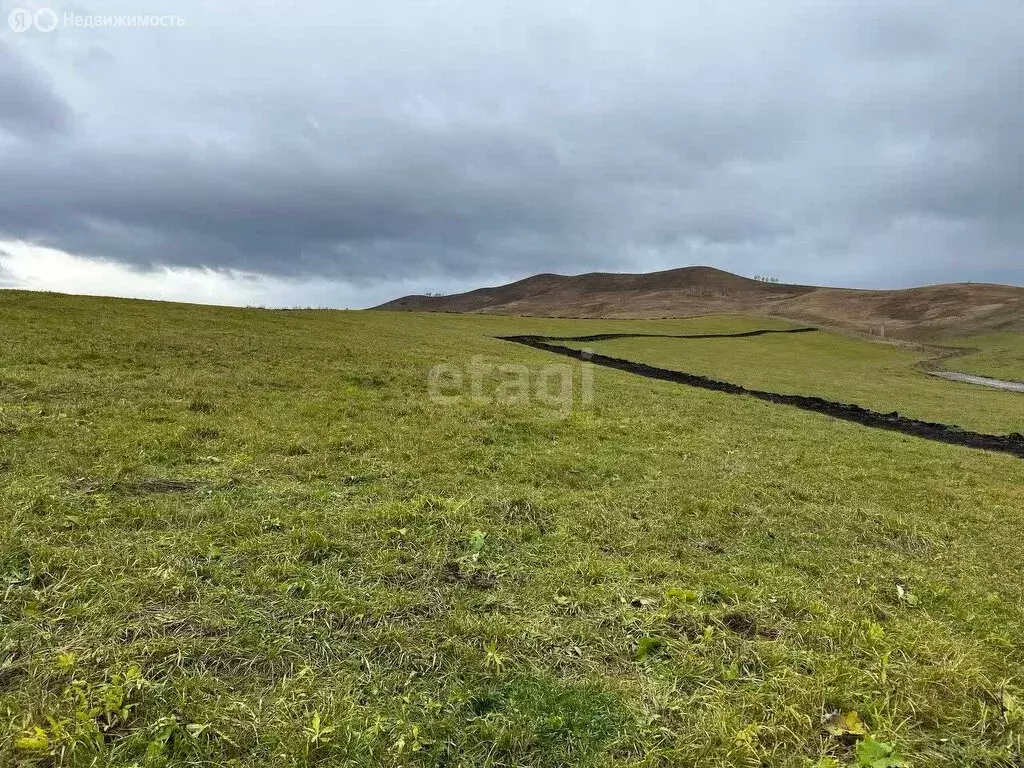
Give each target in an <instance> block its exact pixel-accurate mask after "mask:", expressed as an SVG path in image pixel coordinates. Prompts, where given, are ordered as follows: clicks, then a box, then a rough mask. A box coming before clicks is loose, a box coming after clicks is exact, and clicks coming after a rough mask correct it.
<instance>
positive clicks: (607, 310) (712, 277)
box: [374, 267, 1024, 338]
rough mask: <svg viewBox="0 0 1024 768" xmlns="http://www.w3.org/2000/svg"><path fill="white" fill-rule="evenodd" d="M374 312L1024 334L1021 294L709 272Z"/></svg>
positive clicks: (478, 294)
mask: <svg viewBox="0 0 1024 768" xmlns="http://www.w3.org/2000/svg"><path fill="white" fill-rule="evenodd" d="M374 309H380V310H405V311H418V312H486V313H495V314H505V315H534V316H542V317H576V318H597V317H603V318H654V317H684V316H687V315H697V314H722V313H753V314H761V315H773V316H776V317H784V318H790V319H795V320H806V321H809V322H813V323H816V324H819V325H825V326H832V327H838V328H845V329H847V330H855V331H861V332H871V333H876V334H877V333H881V332H882V330H883V327H884V332H885V334H886V335H887V336H894V337H899V338H921V337H926V336H929V335H935V334H940V333H973V332H977V331H983V330H1024V288H1019V287H1014V286H1007V285H990V284H985V283H955V284H950V285H934V286H927V287H924V288H910V289H904V290H894V291H865V290H854V289H848V288H819V287H815V286H809V285H786V284H782V283H767V282H762V281H759V280H751V279H749V278H746V277H741V276H740V275H734V274H732V273H730V272H723V271H722V270H719V269H714V268H712V267H683V268H681V269H671V270H667V271H664V272H651V273H647V274H617V273H606V272H592V273H589V274H584V275H572V276H567V275H553V274H541V275H534V276H533V277H528V278H526V279H525V280H519V281H517V282H515V283H509V284H508V285H503V286H497V287H494V288H480V289H478V290H475V291H469V292H468V293H460V294H455V295H452V296H405V297H403V298H401V299H396V300H394V301H390V302H388V303H386V304H381V305H380V306H379V307H375V308H374Z"/></svg>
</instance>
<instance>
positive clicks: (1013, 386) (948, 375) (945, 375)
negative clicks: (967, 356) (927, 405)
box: [927, 371, 1024, 392]
mask: <svg viewBox="0 0 1024 768" xmlns="http://www.w3.org/2000/svg"><path fill="white" fill-rule="evenodd" d="M927 373H928V375H929V376H938V377H939V378H941V379H949V380H950V381H962V382H964V383H965V384H980V385H981V386H983V387H993V388H995V389H1006V390H1009V391H1010V392H1024V384H1022V383H1021V382H1019V381H1003V380H1002V379H990V378H988V377H987V376H975V375H974V374H971V373H959V372H957V371H927Z"/></svg>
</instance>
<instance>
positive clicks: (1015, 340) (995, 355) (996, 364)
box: [942, 331, 1024, 381]
mask: <svg viewBox="0 0 1024 768" xmlns="http://www.w3.org/2000/svg"><path fill="white" fill-rule="evenodd" d="M944 343H945V344H948V345H949V346H953V347H967V348H969V349H974V350H976V351H974V352H970V353H968V354H966V355H960V356H957V357H951V358H949V359H948V360H945V361H943V366H942V367H943V368H946V369H947V370H950V371H962V372H963V373H975V374H978V375H981V376H991V377H994V378H997V379H1004V380H1007V381H1024V333H1021V332H1019V331H1003V332H1002V333H987V334H980V335H977V336H967V337H965V338H957V339H950V340H948V341H945V342H944Z"/></svg>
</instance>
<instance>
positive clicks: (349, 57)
mask: <svg viewBox="0 0 1024 768" xmlns="http://www.w3.org/2000/svg"><path fill="white" fill-rule="evenodd" d="M16 8H27V9H28V10H29V11H31V12H36V11H39V10H41V9H43V8H51V9H52V10H53V11H55V17H54V16H50V17H46V16H45V15H44V17H43V19H44V21H46V19H47V18H56V20H57V22H58V24H57V27H56V28H55V29H53V30H52V31H41V30H40V29H38V28H32V29H27V30H24V31H16V30H14V29H12V28H11V26H10V25H9V24H8V17H9V14H11V13H12V11H14V10H15V9H16ZM0 9H2V12H3V15H2V18H0V286H3V285H7V286H12V285H15V286H17V285H20V286H23V287H31V288H44V289H54V290H64V291H72V292H87V293H109V294H116V295H138V296H156V297H162V298H176V299H186V300H195V301H204V302H215V303H239V304H267V305H284V306H293V305H318V306H319V305H324V306H353V307H356V306H366V305H370V304H374V303H377V302H379V301H383V300H386V299H389V298H393V297H395V296H397V295H400V294H403V293H409V292H419V291H423V290H435V291H448V292H452V291H457V290H464V289H467V288H471V287H476V286H479V285H485V284H494V283H499V282H505V281H507V280H510V279H516V278H519V277H524V276H527V275H530V274H533V273H535V272H542V271H543V272H561V273H577V272H585V271H591V270H610V271H634V272H639V271H648V270H652V269H665V268H669V267H675V266H685V265H690V264H709V265H712V266H717V267H720V268H722V269H728V270H731V271H734V272H738V273H741V274H746V275H753V274H755V273H769V274H772V275H776V276H778V277H780V278H781V279H783V280H784V281H786V282H807V283H817V284H835V285H848V286H856V287H902V286H909V285H915V284H925V283H933V282H951V281H960V280H973V281H990V282H1005V283H1014V284H1024V74H1022V73H1024V2H1021V0H972V1H971V2H964V0H956V1H955V2H954V1H952V0H951V1H949V2H944V1H943V2H939V1H935V2H928V1H924V0H922V1H915V0H908V1H907V2H893V0H851V1H850V2H844V1H843V0H830V1H829V2H821V0H817V1H816V2H797V1H795V0H771V2H768V1H767V0H761V1H759V2H747V1H745V0H728V2H726V1H725V0H700V1H696V0H664V1H662V0H640V1H639V2H630V3H627V2H623V0H590V1H589V2H581V1H578V0H509V1H508V2H495V1H494V0H434V1H433V2H390V1H389V0H377V2H373V3H368V2H358V3H356V2H350V1H349V0H303V2H302V3H299V4H296V5H295V6H294V7H293V6H292V4H291V3H289V4H287V6H286V5H285V4H284V3H279V4H273V3H269V2H264V1H260V0H246V1H245V2H241V0H239V2H225V1H223V0H220V1H219V0H174V2H170V0H167V2H163V3H162V4H161V2H160V1H159V0H144V1H142V2H140V1H139V0H134V1H130V0H124V2H95V3H90V2H71V0H68V2H63V1H61V2H58V1H57V0H54V2H50V3H38V2H33V0H19V1H17V2H12V1H10V0H0ZM67 14H72V15H78V16H82V17H84V16H91V15H100V16H103V15H118V14H131V15H137V14H156V15H161V14H169V15H173V16H175V17H180V19H181V22H182V24H181V25H180V26H179V25H177V24H174V25H172V26H163V27H151V28H140V27H126V26H118V27H112V26H106V27H104V26H102V25H97V24H95V23H94V24H92V25H91V26H84V25H83V26H75V25H73V24H70V23H69V19H68V16H67ZM36 18H37V19H38V18H40V17H39V16H38V14H37V15H36Z"/></svg>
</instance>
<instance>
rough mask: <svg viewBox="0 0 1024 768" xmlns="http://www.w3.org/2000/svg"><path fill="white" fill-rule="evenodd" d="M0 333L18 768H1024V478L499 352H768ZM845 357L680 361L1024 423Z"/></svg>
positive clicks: (457, 328) (757, 345)
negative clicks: (829, 360)
mask: <svg viewBox="0 0 1024 768" xmlns="http://www.w3.org/2000/svg"><path fill="white" fill-rule="evenodd" d="M0 323H2V328H3V331H4V334H3V343H2V345H0V505H2V510H3V515H2V521H3V522H2V524H0V578H2V579H3V582H2V583H0V589H2V590H3V602H2V604H0V718H2V720H0V765H4V766H7V765H11V766H15V765H24V766H214V765H216V766H220V765H231V766H246V767H249V766H251V767H253V768H255V767H256V766H268V765H273V766H286V767H287V766H344V765H353V766H391V765H395V766H406V765H408V766H562V765H585V766H613V765H614V766H637V767H639V766H652V767H653V766H793V767H798V766H799V767H803V768H810V767H812V766H813V767H815V768H836V767H837V766H856V767H858V768H863V767H865V766H870V767H872V768H886V767H888V768H896V767H898V766H908V765H913V766H950V767H951V768H952V767H953V766H956V767H958V768H959V767H962V766H1015V765H1020V760H1021V729H1022V728H1024V690H1022V689H1024V682H1022V680H1021V668H1022V666H1021V665H1022V661H1024V654H1022V652H1024V639H1022V638H1024V582H1022V581H1021V578H1020V574H1021V572H1022V570H1024V537H1022V536H1021V528H1022V522H1024V521H1022V511H1024V461H1021V460H1020V459H1016V458H1013V457H1011V456H1006V455H998V454H990V453H985V452H981V451H975V450H970V449H965V448H958V447H953V446H947V445H942V444H938V443H934V442H928V441H925V440H921V439H917V438H912V437H906V436H903V435H899V434H895V433H890V432H884V431H878V430H872V429H868V428H864V427H861V426H858V425H855V424H851V423H847V422H840V421H835V420H833V419H830V418H827V417H824V416H820V415H816V414H811V413H806V412H801V411H797V410H795V409H791V408H786V407H783V406H778V405H772V404H769V403H765V402H761V401H757V400H755V399H752V398H746V397H736V396H731V395H724V394H719V393H714V392H708V391H703V390H696V389H690V388H685V387H680V386H678V385H673V384H670V383H666V382H658V381H651V380H647V379H643V378H640V377H637V376H633V375H630V374H628V373H623V372H618V371H613V370H607V369H598V370H596V371H587V370H584V369H582V368H580V366H579V365H577V364H576V363H572V362H567V361H565V360H563V359H558V358H556V356H552V355H548V354H545V353H544V352H541V351H537V350H532V349H528V348H525V347H522V346H519V345H515V344H510V343H507V342H502V341H498V340H495V339H493V338H492V337H493V336H495V335H499V334H516V333H536V334H545V335H569V334H585V333H600V332H618V331H632V332H657V333H694V332H727V331H737V330H749V329H750V328H751V327H763V325H762V324H763V323H764V321H760V320H757V319H750V318H711V319H694V320H677V321H609V322H603V321H593V320H591V321H569V320H545V319H539V318H509V317H486V316H458V315H414V314H399V313H394V314H392V313H373V312H338V311H267V310H258V309H226V308H212V307H200V306H187V305H175V304H161V303H152V302H140V301H126V300H117V299H99V298H83V297H68V296H57V295H46V294H31V293H19V292H13V291H7V292H2V293H0ZM813 336H816V334H808V335H806V336H795V337H760V338H758V339H745V340H732V341H724V342H719V341H713V340H712V341H699V342H697V341H694V342H679V343H678V344H676V345H675V346H673V342H671V341H668V340H666V341H665V344H664V345H663V346H662V345H660V343H659V344H654V342H653V341H651V342H648V341H644V342H643V343H644V344H645V345H648V346H645V347H644V349H643V350H642V351H644V353H645V354H646V353H647V352H650V353H651V354H652V355H654V354H655V353H656V354H657V355H659V356H660V357H659V358H658V361H654V360H653V359H652V360H649V361H648V362H668V361H670V358H672V356H673V355H676V354H679V353H678V352H677V350H685V352H684V353H681V355H682V356H681V357H680V358H679V362H680V365H681V367H683V369H684V370H691V371H699V372H704V373H708V374H717V375H721V376H722V377H723V378H727V379H730V380H734V381H739V382H740V383H744V384H747V385H763V386H765V387H770V386H782V385H784V384H788V385H790V386H793V387H804V386H806V387H810V388H811V389H812V390H813V391H812V392H811V393H812V394H822V395H825V396H836V397H839V396H840V395H843V396H845V395H847V394H848V395H849V398H852V399H855V400H856V401H857V402H861V401H860V399H858V398H864V402H863V403H862V404H864V405H870V406H872V407H879V408H886V407H889V406H887V405H886V403H887V402H889V401H888V400H886V399H885V398H888V397H891V403H892V404H891V408H892V409H899V410H900V411H904V410H905V411H906V412H907V413H908V414H909V415H918V416H921V417H933V418H935V419H937V420H952V421H954V422H955V423H962V424H963V425H964V426H972V427H977V428H985V429H992V430H995V429H999V430H1002V431H1010V430H1013V429H1019V428H1020V426H1021V418H1020V413H1021V409H1020V404H1021V402H1024V399H1022V398H1021V396H1019V395H1017V396H1013V395H1012V394H1009V393H988V392H985V391H980V392H979V391H976V390H973V389H970V388H968V387H965V386H957V385H954V384H952V383H948V382H933V381H931V380H928V379H927V378H926V377H923V376H921V375H920V374H917V373H916V372H911V371H910V368H909V367H907V366H908V365H909V364H912V362H913V361H912V360H911V359H910V358H909V357H907V353H905V352H904V351H901V350H898V349H893V348H889V347H874V346H871V345H865V344H864V343H862V342H856V343H847V342H845V341H844V340H842V339H841V338H838V337H832V336H822V337H819V338H818V339H817V341H815V340H814V339H812V338H811V337H813ZM637 341H638V340H632V341H630V340H624V341H623V342H622V343H623V344H627V342H628V343H629V344H630V345H632V346H631V349H637V347H636V346H635V345H636V342H637ZM612 344H613V343H612V342H608V343H606V344H602V345H597V344H595V345H594V348H595V349H599V350H601V351H605V350H606V349H607V350H608V352H607V353H609V354H614V353H615V352H613V351H612V349H611V346H612ZM616 344H617V342H616ZM798 344H825V345H826V346H828V345H833V346H832V347H830V349H825V350H824V351H823V350H821V349H817V350H815V349H810V350H807V349H805V350H804V351H803V352H794V351H793V345H798ZM655 347H657V350H655ZM744 350H745V351H744ZM751 350H760V351H758V352H756V353H752V352H751ZM619 351H621V350H619ZM824 352H827V353H828V354H840V355H841V356H842V360H843V363H842V366H838V365H828V364H826V363H825V362H824V361H823V359H822V357H821V355H822V354H823V353H824ZM698 361H699V362H700V366H705V368H706V370H700V366H698V365H697V362H698ZM438 366H447V368H445V369H444V370H443V371H442V374H443V378H442V379H441V380H438V379H437V378H436V377H434V374H435V373H436V372H437V371H438V370H439V369H438ZM487 366H503V367H491V368H488V367H487ZM551 366H561V367H560V368H559V367H551ZM587 376H592V379H591V380H590V384H589V386H590V389H589V390H588V389H587V387H588V380H587V378H586V377H587ZM432 377H434V378H432ZM567 380H568V381H569V382H570V387H569V389H568V392H569V395H568V397H569V399H568V400H566V392H567V390H566V384H565V382H566V381H567ZM897 384H898V385H899V386H897ZM432 387H433V389H432ZM438 387H440V388H441V390H443V391H441V392H440V393H439V392H438V391H437V388H438ZM524 387H525V389H524ZM940 388H941V389H940ZM1015 397H1016V399H1014V398H1015ZM567 402H568V403H569V405H570V407H565V406H566V403H567Z"/></svg>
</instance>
